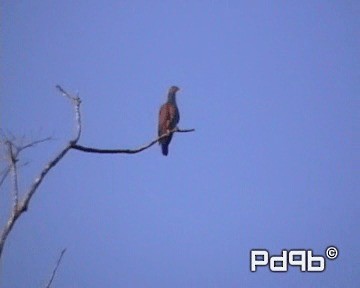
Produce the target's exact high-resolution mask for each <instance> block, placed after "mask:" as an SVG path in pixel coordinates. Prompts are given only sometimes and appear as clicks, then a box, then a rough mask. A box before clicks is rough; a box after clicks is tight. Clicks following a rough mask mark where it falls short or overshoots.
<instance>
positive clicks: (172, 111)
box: [158, 86, 180, 156]
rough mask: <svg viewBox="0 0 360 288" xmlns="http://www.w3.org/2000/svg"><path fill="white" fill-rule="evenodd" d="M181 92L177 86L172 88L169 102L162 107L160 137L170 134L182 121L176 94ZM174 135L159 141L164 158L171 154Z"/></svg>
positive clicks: (169, 93)
mask: <svg viewBox="0 0 360 288" xmlns="http://www.w3.org/2000/svg"><path fill="white" fill-rule="evenodd" d="M179 90H180V88H179V87H177V86H171V87H170V89H169V92H168V96H167V101H166V103H164V104H163V105H161V107H160V112H159V126H158V136H159V137H160V136H161V135H164V134H166V133H169V132H170V131H171V130H173V129H175V128H176V126H177V124H178V123H179V121H180V113H179V109H178V107H177V104H176V92H178V91H179ZM172 136H173V133H170V134H169V135H168V136H166V137H164V138H162V139H160V140H159V144H160V145H161V152H162V154H163V155H164V156H167V155H168V153H169V144H170V142H171V139H172Z"/></svg>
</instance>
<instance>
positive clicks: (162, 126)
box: [158, 103, 170, 136]
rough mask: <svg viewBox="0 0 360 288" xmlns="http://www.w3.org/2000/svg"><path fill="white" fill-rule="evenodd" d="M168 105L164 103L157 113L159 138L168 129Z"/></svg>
mask: <svg viewBox="0 0 360 288" xmlns="http://www.w3.org/2000/svg"><path fill="white" fill-rule="evenodd" d="M168 106H169V105H168V103H165V104H164V105H162V106H161V107H160V112H159V126H158V135H159V136H161V135H163V134H165V133H166V132H167V130H168V129H169V123H170V121H169V120H170V113H169V110H170V109H169V107H168Z"/></svg>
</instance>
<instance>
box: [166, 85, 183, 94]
mask: <svg viewBox="0 0 360 288" xmlns="http://www.w3.org/2000/svg"><path fill="white" fill-rule="evenodd" d="M179 90H180V88H179V87H177V86H171V87H170V89H169V94H175V93H176V92H177V91H179Z"/></svg>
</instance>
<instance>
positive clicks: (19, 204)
mask: <svg viewBox="0 0 360 288" xmlns="http://www.w3.org/2000/svg"><path fill="white" fill-rule="evenodd" d="M56 88H57V89H58V90H59V91H60V92H61V94H62V95H63V96H65V97H67V98H68V99H70V100H71V101H72V103H73V106H74V110H75V120H76V126H75V128H76V133H75V136H74V138H73V139H72V140H71V141H69V143H68V144H67V145H66V146H65V147H64V148H63V149H62V150H61V151H60V152H59V153H58V154H57V155H55V157H54V158H53V159H52V160H51V161H49V162H48V163H47V164H46V165H45V167H44V168H43V169H42V170H41V171H40V173H39V175H38V176H37V177H36V178H35V180H34V182H33V183H32V185H31V186H30V188H29V190H28V191H27V193H26V194H25V196H24V199H23V200H22V201H19V200H18V187H17V170H16V161H17V157H18V154H19V153H20V151H22V150H24V149H26V148H29V147H33V146H35V145H36V144H39V143H42V142H45V141H47V140H50V138H45V139H42V140H38V141H34V142H32V143H30V144H27V145H25V146H22V147H16V146H15V145H14V144H13V141H11V142H9V143H11V145H10V147H11V149H12V148H13V147H14V148H16V151H12V152H11V159H12V160H11V163H12V165H11V167H10V169H9V171H11V170H12V171H13V175H14V179H15V180H14V189H15V192H16V193H15V195H16V197H15V196H14V203H16V205H14V207H13V209H12V213H11V215H10V217H9V219H8V221H7V223H6V225H5V227H4V228H3V230H2V231H1V234H0V259H1V255H2V251H3V249H4V245H5V242H6V239H7V237H8V235H9V233H10V232H11V231H12V228H13V226H14V225H15V223H16V221H17V219H18V218H19V217H20V216H21V215H22V213H24V212H26V211H27V209H28V207H29V204H30V201H31V199H32V197H33V195H34V194H35V192H36V191H37V189H38V187H39V186H40V184H41V183H42V181H43V180H44V178H45V176H46V175H47V174H48V173H49V172H50V170H51V169H52V168H54V167H55V166H56V165H57V164H58V163H59V162H60V160H61V159H63V157H64V156H65V155H66V154H67V152H69V150H71V149H75V150H79V151H83V152H89V153H102V154H115V153H124V154H135V153H139V152H141V151H144V150H146V149H148V148H150V147H151V146H153V145H154V144H155V143H157V142H158V141H159V140H161V139H163V138H165V137H167V136H169V135H170V134H171V133H186V132H193V131H195V129H179V128H178V127H176V128H175V129H173V130H171V131H169V132H168V133H166V134H163V135H161V136H160V137H158V138H156V139H154V140H153V141H151V142H150V143H149V144H147V145H144V146H142V147H139V148H137V149H97V148H91V147H85V146H81V145H77V142H78V141H79V139H80V136H81V129H82V127H81V113H80V105H81V99H80V97H79V96H78V95H76V96H73V95H71V94H69V93H68V92H66V91H65V90H64V89H63V88H62V87H61V86H59V85H57V86H56ZM9 171H7V170H6V171H5V172H4V175H3V176H2V178H1V182H0V183H1V184H2V182H3V181H4V179H5V178H6V176H7V175H8V174H9ZM15 184H16V185H15ZM15 199H16V200H15ZM64 253H65V250H63V252H62V253H61V255H60V258H59V261H58V264H57V267H58V266H59V265H60V261H61V258H62V256H63V254H64ZM57 267H56V268H55V270H54V273H53V277H54V276H55V273H56V269H57ZM53 277H52V279H53ZM52 279H50V282H49V284H48V287H50V286H49V285H51V282H52Z"/></svg>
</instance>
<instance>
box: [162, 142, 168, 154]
mask: <svg viewBox="0 0 360 288" xmlns="http://www.w3.org/2000/svg"><path fill="white" fill-rule="evenodd" d="M161 151H162V154H163V155H164V156H167V155H168V153H169V149H168V145H164V144H163V145H161Z"/></svg>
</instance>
